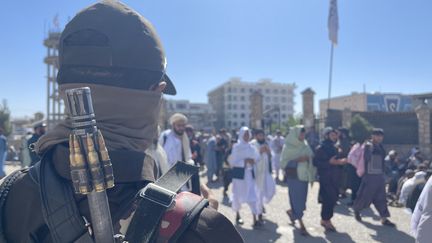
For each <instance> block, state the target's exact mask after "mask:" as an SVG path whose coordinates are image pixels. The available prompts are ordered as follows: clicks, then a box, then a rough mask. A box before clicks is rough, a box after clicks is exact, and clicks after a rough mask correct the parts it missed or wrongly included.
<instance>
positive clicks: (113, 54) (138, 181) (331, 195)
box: [0, 1, 432, 243]
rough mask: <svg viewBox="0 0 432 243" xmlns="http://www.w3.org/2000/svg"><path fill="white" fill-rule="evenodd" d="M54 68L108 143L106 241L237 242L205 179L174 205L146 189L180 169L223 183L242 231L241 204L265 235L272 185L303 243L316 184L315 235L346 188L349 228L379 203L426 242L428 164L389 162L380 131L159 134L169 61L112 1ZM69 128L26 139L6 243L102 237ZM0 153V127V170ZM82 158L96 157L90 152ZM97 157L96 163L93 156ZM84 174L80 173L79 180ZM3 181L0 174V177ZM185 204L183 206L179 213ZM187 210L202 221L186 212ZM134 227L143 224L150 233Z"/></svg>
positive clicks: (179, 118)
mask: <svg viewBox="0 0 432 243" xmlns="http://www.w3.org/2000/svg"><path fill="white" fill-rule="evenodd" d="M107 26H109V27H110V28H106V27H107ZM119 37H121V38H119ZM89 53H90V54H92V57H91V58H89ZM72 54H73V55H72ZM125 57H127V58H125ZM59 60H60V62H59V75H58V78H57V82H58V84H59V92H60V94H61V95H62V96H64V95H65V92H66V91H67V90H70V89H73V88H81V87H83V86H87V87H90V88H91V91H92V100H93V105H94V110H95V111H97V116H96V117H97V123H96V124H97V127H98V129H100V131H102V132H103V134H104V135H103V137H104V139H103V140H102V138H101V137H100V139H101V140H102V141H103V144H104V146H105V143H106V148H107V150H108V151H109V152H110V153H109V156H110V157H111V158H110V159H105V160H104V161H103V162H106V164H110V165H109V166H107V169H109V167H111V164H112V167H113V168H114V171H115V180H116V186H115V187H113V188H110V189H109V190H106V191H105V190H103V192H104V196H105V199H104V200H105V201H106V203H107V205H105V206H107V211H108V212H110V213H111V215H113V216H114V217H111V218H110V215H109V214H106V215H99V216H105V217H107V218H105V219H106V220H109V221H112V225H110V226H111V227H112V228H111V229H109V231H110V232H108V233H109V234H111V233H113V234H114V235H107V236H108V237H109V238H111V240H114V237H117V238H116V239H117V240H118V241H120V242H123V240H124V239H126V240H125V242H127V241H129V239H128V237H132V239H133V240H134V241H133V242H138V241H140V240H142V239H144V238H146V239H152V240H156V239H157V240H158V241H166V242H168V241H169V242H225V243H231V242H233V243H234V242H235V243H237V242H243V240H242V238H241V236H240V234H239V232H238V231H237V229H236V228H235V227H234V226H233V224H232V223H231V222H230V221H229V220H228V219H226V217H225V216H224V215H222V214H221V213H219V212H217V209H218V202H217V201H215V199H214V197H213V195H211V191H210V190H209V189H208V188H207V187H206V186H205V185H204V183H203V182H201V181H200V176H198V175H195V176H192V177H191V179H190V181H189V182H188V183H186V184H185V185H184V186H183V187H182V188H181V189H180V190H181V191H190V192H192V193H194V194H198V195H202V196H203V197H197V196H196V195H193V194H192V193H187V192H186V193H185V194H181V195H180V194H176V193H177V189H176V190H173V191H170V190H168V189H166V188H164V187H162V186H158V185H154V184H153V182H155V181H157V179H158V178H161V176H162V175H163V174H165V173H166V172H167V171H169V169H170V168H171V167H172V166H173V165H175V164H176V163H178V162H179V161H180V162H182V163H186V164H189V165H195V166H197V167H199V168H200V169H201V171H202V173H203V174H205V175H206V176H207V185H212V184H214V183H220V182H222V183H223V186H224V194H225V196H226V197H227V198H229V199H230V202H231V207H232V210H233V211H234V212H235V215H236V218H235V222H236V223H237V224H238V225H242V224H244V221H243V218H242V215H240V208H241V207H242V205H243V204H247V205H248V206H249V208H250V211H251V214H252V218H253V227H254V228H260V227H261V226H262V225H263V223H264V220H263V219H264V218H263V215H264V214H265V212H266V205H267V204H268V203H269V202H270V201H271V200H272V198H273V197H274V195H275V194H276V183H277V182H281V183H286V185H287V186H288V191H289V192H288V196H289V205H287V207H290V208H289V209H288V210H287V212H286V213H287V217H288V218H289V219H290V220H291V221H292V224H296V223H297V222H298V223H299V225H300V231H301V233H302V235H304V236H308V235H309V233H308V231H307V227H306V226H305V224H304V222H303V216H304V212H305V210H306V201H307V197H308V187H309V184H312V183H314V182H316V181H318V182H319V184H320V190H319V197H318V202H319V203H321V205H322V208H321V225H322V226H323V227H324V229H325V230H326V231H328V232H335V231H336V228H335V227H334V225H333V223H332V221H331V220H332V218H333V215H334V208H335V206H336V203H337V201H338V200H339V199H340V198H341V197H344V196H345V194H346V191H347V189H350V190H351V203H350V205H352V207H353V210H354V215H355V219H356V220H358V221H361V220H362V217H361V216H362V215H361V212H362V210H363V209H365V208H366V207H368V206H369V205H370V204H374V206H375V207H376V209H377V211H378V213H379V214H380V216H381V223H382V224H383V225H384V226H390V227H394V226H395V224H394V223H393V222H391V221H390V220H389V217H390V213H389V210H388V201H389V200H388V199H390V205H393V206H398V207H406V208H409V209H411V210H412V211H413V217H412V229H413V232H414V235H415V236H416V238H417V240H418V241H419V242H422V243H423V242H429V241H430V239H431V237H432V233H431V232H432V231H431V230H430V229H432V217H431V216H430V215H432V204H431V203H430V202H431V200H432V181H431V180H430V179H429V176H430V174H431V171H430V169H429V168H431V163H430V162H429V161H426V160H424V159H423V158H422V155H421V151H419V149H418V148H414V149H413V151H412V155H411V156H410V157H409V158H408V160H403V159H400V158H399V157H398V153H397V152H396V151H390V152H389V153H388V154H387V153H386V151H385V149H384V147H383V145H382V142H383V139H384V131H383V130H382V129H379V128H375V129H374V130H373V131H372V133H371V137H370V139H368V140H366V141H356V142H357V143H355V144H354V143H353V141H352V139H350V137H349V131H348V130H347V129H346V128H338V129H333V128H330V127H328V128H325V129H324V131H323V135H322V140H321V141H320V140H319V138H318V136H317V135H316V134H317V133H315V132H313V130H311V131H312V132H311V131H307V130H306V129H305V128H304V127H303V126H301V125H299V126H293V127H291V128H290V130H289V132H288V133H287V134H285V136H284V134H282V132H281V131H276V133H275V134H274V135H273V134H266V133H265V131H263V130H261V129H250V128H248V127H242V128H240V129H239V130H238V131H231V132H229V131H227V130H226V129H220V130H219V131H217V132H216V131H212V132H209V133H205V132H203V131H199V132H198V131H195V130H194V128H193V127H192V126H190V125H189V124H188V118H187V117H186V116H185V115H183V114H179V113H177V114H174V115H172V117H171V118H170V119H169V123H170V129H168V130H166V131H162V132H161V131H159V132H156V130H157V123H158V117H159V113H160V103H161V97H162V93H165V94H168V95H174V94H176V89H175V87H174V84H173V83H172V81H171V80H170V79H169V78H168V76H167V75H166V70H165V68H166V59H165V54H164V51H163V48H162V46H161V42H160V40H159V38H158V36H157V35H156V32H155V30H154V28H153V26H152V25H151V24H150V22H148V21H147V20H146V19H145V18H144V17H143V16H141V15H140V14H139V13H137V12H136V11H134V10H133V9H131V8H130V7H128V6H126V5H124V4H122V3H120V2H118V1H101V2H98V3H95V4H93V5H91V6H90V7H88V8H86V9H84V10H82V11H81V12H79V13H78V14H77V15H76V16H75V17H74V18H73V19H72V20H71V21H70V22H69V23H68V25H67V26H66V27H65V29H64V31H63V32H62V34H61V37H60V45H59ZM137 104H139V105H137ZM69 108H70V107H69ZM113 111H114V112H113ZM69 118H70V117H69ZM69 118H67V119H65V120H63V121H61V122H60V123H59V124H58V125H57V126H55V127H54V128H52V130H50V131H49V132H48V133H46V134H45V125H44V124H38V125H35V127H34V134H32V135H31V134H28V136H26V137H25V138H24V139H23V142H22V153H21V154H22V162H23V167H29V168H26V169H23V170H18V171H15V172H13V173H12V174H11V175H9V176H8V177H7V178H6V179H5V180H3V183H2V184H1V185H0V209H1V210H0V212H1V215H0V216H1V221H0V222H2V225H0V241H1V242H78V241H79V242H93V233H94V235H97V234H96V233H100V232H96V231H93V230H92V229H96V227H94V226H95V225H97V224H98V223H99V222H100V221H99V222H91V220H92V215H91V214H92V213H91V209H92V208H93V209H94V208H96V207H99V206H100V205H101V204H95V203H94V201H93V203H92V200H91V198H89V197H87V196H86V194H81V193H77V192H76V191H75V192H72V188H73V186H74V185H75V183H76V182H80V183H84V185H85V186H87V185H89V184H88V182H89V181H88V180H87V178H86V176H82V177H83V178H78V177H79V176H76V175H77V174H75V172H76V171H72V168H71V167H72V166H71V162H73V161H71V158H72V157H74V158H73V159H72V160H77V159H78V160H80V159H81V158H83V156H82V154H80V153H76V154H75V155H74V156H70V155H71V150H70V149H71V148H72V149H76V150H78V151H79V150H80V149H79V148H80V147H79V146H77V147H75V148H73V147H74V146H71V147H69V143H68V141H69V136H70V134H71V133H73V132H74V129H75V128H76V127H74V125H76V124H74V122H73V121H72V120H71V119H69ZM81 118H82V117H81ZM86 119H87V118H86ZM75 122H76V121H75ZM30 135H31V136H30ZM87 136H88V137H87V139H88V141H92V140H91V138H90V137H89V134H87ZM69 142H71V141H69ZM100 144H102V142H101V143H100ZM7 147H8V145H7V140H6V137H5V136H4V135H3V130H2V129H1V128H0V166H1V167H3V162H4V160H5V157H6V154H7V152H6V151H7ZM88 148H92V149H94V147H93V145H92V146H89V147H88ZM76 150H75V151H73V152H77V151H76ZM87 152H89V151H87ZM92 152H94V151H92ZM99 152H100V155H101V157H102V158H103V157H104V156H107V151H99ZM102 152H104V154H103V155H104V156H102ZM89 154H90V153H89ZM77 155H78V156H77ZM80 155H81V156H80ZM92 156H93V157H92V159H95V158H96V157H97V158H98V159H99V154H98V153H92ZM89 158H90V157H89ZM84 160H85V159H82V161H81V162H83V163H84ZM108 161H109V162H110V163H107V162H108ZM75 162H77V161H75ZM106 164H104V166H105V165H106ZM177 165H181V166H184V165H183V164H177ZM83 167H86V166H83ZM83 167H80V170H81V172H82V170H84V171H85V170H86V168H83ZM184 167H188V168H193V169H196V168H194V167H193V166H184ZM93 168H94V167H93ZM98 169H101V168H98ZM87 172H89V171H87ZM92 172H94V171H92ZM176 172H178V171H176ZM101 173H102V172H101ZM103 173H105V171H104V172H103ZM95 174H96V173H95ZM281 174H282V175H283V177H282V178H281ZM80 175H87V174H86V173H82V174H80ZM99 175H100V174H99ZM99 175H97V176H99ZM4 176H5V174H4V171H3V170H0V177H4ZM87 176H88V175H87ZM91 176H92V178H93V175H91ZM172 178H174V179H178V178H175V177H172ZM156 183H157V182H156ZM152 184H153V191H151V192H153V193H155V194H156V195H159V196H161V195H162V198H161V197H154V196H155V195H150V194H146V193H147V189H148V188H149V187H148V186H149V185H152ZM168 184H169V183H168ZM174 184H176V183H174ZM80 185H81V184H80ZM182 185H183V184H182ZM179 187H180V186H179ZM229 187H231V190H229ZM155 188H156V189H155ZM228 192H230V194H229V195H228ZM167 195H169V196H167ZM181 197H184V198H186V199H185V200H184V201H180V202H185V203H184V204H182V203H178V204H177V203H176V202H177V201H176V200H177V199H179V198H180V199H181ZM167 199H169V200H167ZM180 199H179V200H180ZM187 199H190V200H189V201H188V200H187ZM194 199H196V200H197V202H199V204H194V205H195V206H197V207H198V206H200V207H198V208H199V210H198V209H197V210H196V211H195V209H196V208H195V207H193V208H192V209H189V210H188V209H186V208H185V207H184V206H190V205H187V204H188V203H191V201H193V200H194ZM204 199H207V200H204ZM168 202H169V203H168ZM207 202H208V204H207ZM149 205H151V206H149ZM161 206H163V207H164V208H163V210H158V211H161V212H162V214H160V215H156V216H158V217H157V220H153V221H152V220H149V218H148V215H151V214H152V213H154V212H150V211H151V210H149V209H161ZM89 219H90V221H89ZM153 219H155V218H153ZM169 220H172V221H169ZM134 222H135V223H134ZM136 222H145V224H146V225H143V226H147V228H140V227H141V226H142V225H139V224H138V223H136ZM171 222H172V224H171ZM175 225H177V226H176V227H177V228H174V226H175ZM143 230H146V231H149V230H151V232H149V234H148V235H146V237H144V236H141V235H138V237H139V240H137V239H135V238H134V237H133V236H135V234H134V233H135V232H142V231H143ZM167 231H169V232H167ZM168 233H169V234H168ZM428 240H429V241H428ZM101 242H102V241H101ZM104 242H105V241H104ZM130 242H132V241H130Z"/></svg>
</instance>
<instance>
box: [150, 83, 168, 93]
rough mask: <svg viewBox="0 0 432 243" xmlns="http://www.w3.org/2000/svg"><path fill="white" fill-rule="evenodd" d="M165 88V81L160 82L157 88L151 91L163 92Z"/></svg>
mask: <svg viewBox="0 0 432 243" xmlns="http://www.w3.org/2000/svg"><path fill="white" fill-rule="evenodd" d="M166 86H167V83H166V82H165V81H162V82H160V83H159V84H158V85H157V86H155V87H154V88H153V91H159V92H161V93H162V92H163V91H164V90H165V88H166Z"/></svg>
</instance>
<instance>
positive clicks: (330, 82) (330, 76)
mask: <svg viewBox="0 0 432 243" xmlns="http://www.w3.org/2000/svg"><path fill="white" fill-rule="evenodd" d="M330 49H331V50H330V70H329V86H328V100H327V110H329V109H330V99H331V88H332V78H333V50H334V44H333V42H331V48H330Z"/></svg>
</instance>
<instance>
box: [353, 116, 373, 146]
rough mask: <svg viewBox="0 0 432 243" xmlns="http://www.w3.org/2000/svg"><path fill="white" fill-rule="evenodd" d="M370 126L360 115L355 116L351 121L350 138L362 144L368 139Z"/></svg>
mask: <svg viewBox="0 0 432 243" xmlns="http://www.w3.org/2000/svg"><path fill="white" fill-rule="evenodd" d="M372 129H373V127H372V125H371V124H370V123H369V122H368V121H367V120H366V119H364V118H363V117H362V116H361V115H359V114H357V115H355V116H354V117H353V118H352V120H351V127H350V131H351V136H352V138H353V139H354V140H355V141H356V142H360V143H362V142H364V141H365V140H366V139H368V138H369V137H370V134H371V132H372Z"/></svg>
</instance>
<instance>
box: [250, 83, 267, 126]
mask: <svg viewBox="0 0 432 243" xmlns="http://www.w3.org/2000/svg"><path fill="white" fill-rule="evenodd" d="M250 99H251V116H250V118H251V119H250V123H251V124H250V127H252V128H263V125H264V124H262V119H263V113H264V110H263V95H262V94H261V93H260V92H259V91H254V92H253V93H252V95H251V98H250Z"/></svg>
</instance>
